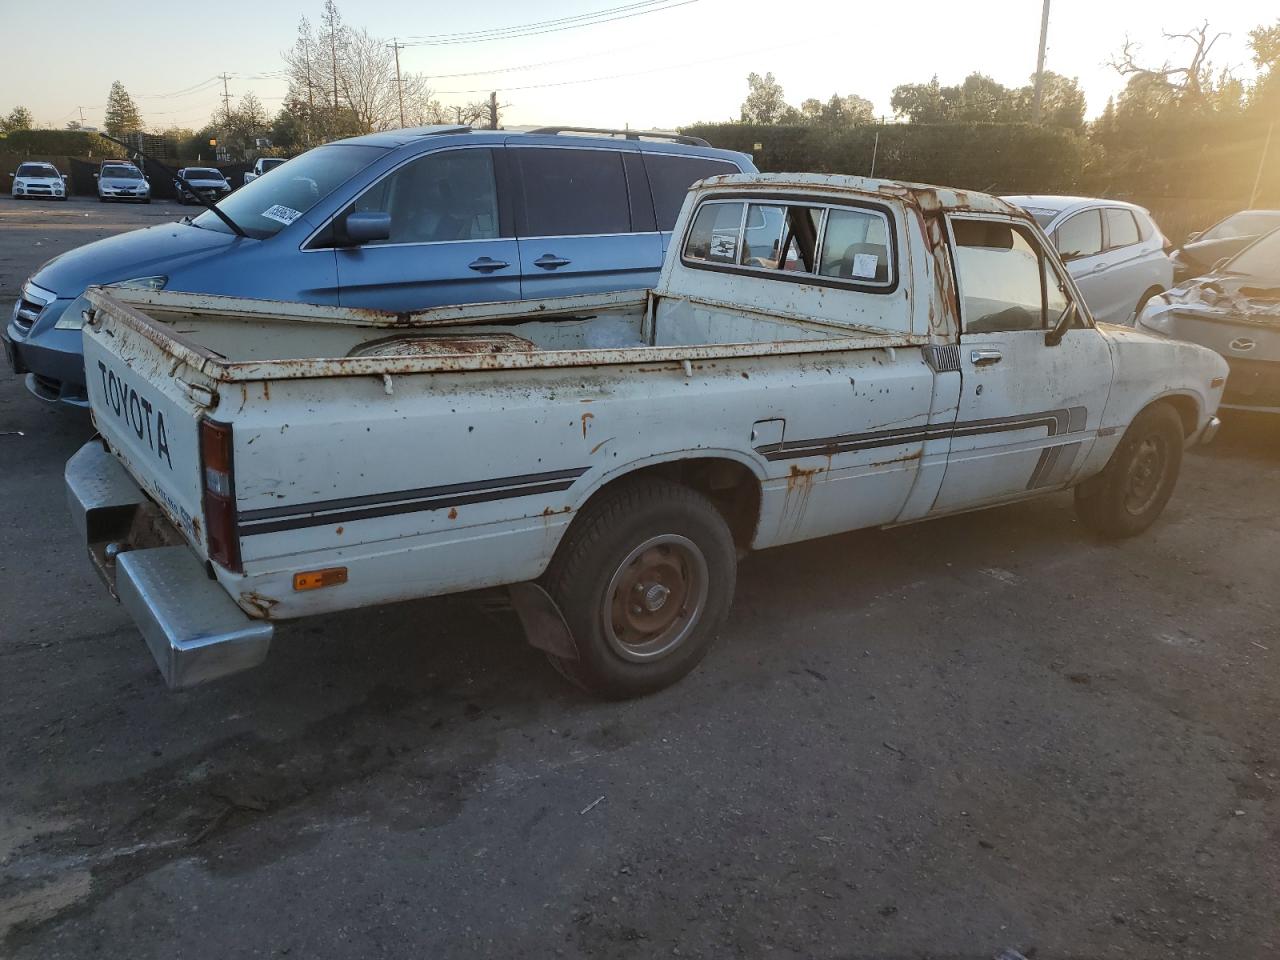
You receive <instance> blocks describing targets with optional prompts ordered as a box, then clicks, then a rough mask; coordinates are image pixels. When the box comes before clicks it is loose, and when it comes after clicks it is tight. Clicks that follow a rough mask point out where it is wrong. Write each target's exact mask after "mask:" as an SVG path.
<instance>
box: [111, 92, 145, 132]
mask: <svg viewBox="0 0 1280 960" xmlns="http://www.w3.org/2000/svg"><path fill="white" fill-rule="evenodd" d="M102 125H103V126H104V127H105V128H106V130H107V133H109V134H110V135H111V136H113V137H123V136H124V135H125V134H128V133H137V132H138V131H139V130H141V129H142V117H141V116H140V115H139V114H138V105H137V104H136V103H134V102H133V97H131V96H129V93H128V91H127V90H125V88H124V84H123V83H121V82H120V81H119V80H117V81H115V82H114V83H112V84H111V92H110V93H108V94H107V112H106V114H105V115H104V116H103V119H102Z"/></svg>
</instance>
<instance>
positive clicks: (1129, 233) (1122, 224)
mask: <svg viewBox="0 0 1280 960" xmlns="http://www.w3.org/2000/svg"><path fill="white" fill-rule="evenodd" d="M1141 239H1142V236H1141V234H1140V233H1139V232H1138V224H1137V222H1136V221H1135V220H1134V219H1133V214H1132V213H1130V212H1129V211H1128V210H1122V209H1121V208H1120V207H1107V241H1108V242H1107V249H1109V250H1113V249H1115V248H1116V247H1127V246H1130V245H1131V244H1135V243H1137V242H1138V241H1139V240H1141Z"/></svg>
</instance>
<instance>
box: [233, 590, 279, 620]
mask: <svg viewBox="0 0 1280 960" xmlns="http://www.w3.org/2000/svg"><path fill="white" fill-rule="evenodd" d="M279 602H280V601H279V600H277V599H275V598H274V597H264V596H263V595H262V594H260V593H255V592H251V593H242V594H240V605H241V606H246V607H251V608H252V609H253V612H254V613H256V614H257V615H258V616H259V617H260V618H262V619H263V620H270V619H271V609H272V608H273V607H274V606H275V605H276V604H277V603H279Z"/></svg>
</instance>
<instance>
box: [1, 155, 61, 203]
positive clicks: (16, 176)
mask: <svg viewBox="0 0 1280 960" xmlns="http://www.w3.org/2000/svg"><path fill="white" fill-rule="evenodd" d="M9 179H11V180H12V181H13V184H12V186H11V187H10V193H11V195H12V196H13V199H15V200H35V199H36V198H38V197H45V198H48V199H50V200H65V199H67V178H66V175H65V174H61V173H59V172H58V168H57V167H55V166H54V165H53V164H52V163H45V162H43V161H39V162H36V161H32V162H28V163H20V164H18V169H17V170H16V171H15V172H13V173H11V174H9Z"/></svg>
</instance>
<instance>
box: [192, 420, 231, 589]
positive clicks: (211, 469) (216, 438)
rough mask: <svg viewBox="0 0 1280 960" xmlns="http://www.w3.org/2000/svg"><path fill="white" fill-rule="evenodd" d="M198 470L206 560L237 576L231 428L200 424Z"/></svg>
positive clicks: (207, 423) (224, 425) (224, 424)
mask: <svg viewBox="0 0 1280 960" xmlns="http://www.w3.org/2000/svg"><path fill="white" fill-rule="evenodd" d="M200 470H201V473H202V476H203V478H204V526H205V536H206V538H207V542H208V546H209V559H210V560H213V561H215V562H217V563H219V564H221V565H222V566H224V567H226V568H227V569H228V570H231V571H232V572H234V573H240V572H241V567H240V538H239V536H238V535H237V534H236V475H235V470H234V461H233V459H232V456H231V424H229V423H218V422H217V421H216V420H209V419H202V420H201V421H200Z"/></svg>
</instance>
